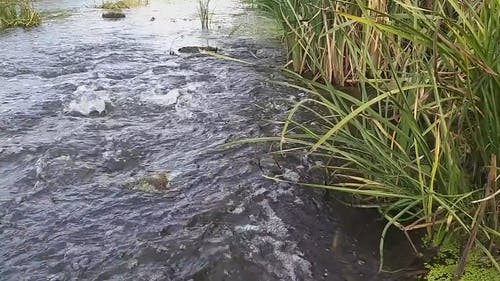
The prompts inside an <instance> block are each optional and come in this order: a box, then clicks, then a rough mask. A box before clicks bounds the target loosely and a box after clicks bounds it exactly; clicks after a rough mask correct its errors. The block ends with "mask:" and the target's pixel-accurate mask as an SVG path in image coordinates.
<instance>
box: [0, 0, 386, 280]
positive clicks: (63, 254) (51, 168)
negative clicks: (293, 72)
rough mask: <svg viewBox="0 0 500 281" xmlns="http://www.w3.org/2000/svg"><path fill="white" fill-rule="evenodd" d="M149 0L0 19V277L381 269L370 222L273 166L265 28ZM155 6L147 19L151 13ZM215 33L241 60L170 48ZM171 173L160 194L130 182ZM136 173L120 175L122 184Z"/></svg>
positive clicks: (203, 276)
mask: <svg viewBox="0 0 500 281" xmlns="http://www.w3.org/2000/svg"><path fill="white" fill-rule="evenodd" d="M196 5H197V3H196V1H194V0H193V1H182V0H172V1H160V0H157V1H152V3H151V4H150V5H149V6H147V7H141V8H136V9H132V10H129V11H126V18H125V19H123V20H119V21H113V20H104V19H102V18H101V13H102V11H101V10H99V9H96V8H95V2H94V1H85V0H75V1H69V0H59V1H57V0H51V1H49V0H42V1H37V6H38V7H39V8H40V9H41V10H43V11H44V12H45V13H46V14H49V15H50V14H52V15H58V16H53V17H50V19H46V20H45V21H44V23H43V24H42V25H41V26H40V27H37V28H32V29H28V30H23V29H9V30H5V31H1V32H0V53H1V55H0V56H1V59H0V241H1V247H0V280H193V281H194V280H263V281H264V280H389V279H385V278H382V277H380V276H379V275H377V274H376V272H377V269H378V254H377V249H378V238H379V234H380V225H379V223H378V222H375V221H374V219H373V218H374V217H371V216H369V215H368V217H367V214H366V213H364V212H359V211H355V210H352V209H349V208H345V207H341V206H339V204H335V202H332V200H326V199H325V196H324V193H323V192H322V191H319V190H311V189H305V188H301V187H298V186H296V185H291V184H283V183H281V184H278V183H275V182H273V181H270V180H267V179H264V178H263V177H262V174H263V173H269V174H272V175H277V176H281V177H284V178H287V179H289V180H292V181H293V180H307V177H308V175H309V174H310V173H309V171H308V167H310V165H311V163H310V160H308V159H303V158H302V159H301V158H297V159H288V160H286V161H282V162H283V163H282V164H281V165H279V163H278V164H276V163H275V160H274V158H273V157H272V156H271V155H269V154H268V153H267V152H268V150H269V145H241V146H236V147H231V148H222V145H224V144H225V143H227V142H229V141H232V140H238V139H242V138H249V137H259V136H269V135H273V134H276V133H277V132H278V131H279V126H277V125H275V124H274V123H273V122H270V121H269V120H279V119H281V118H283V116H284V114H285V113H286V110H287V109H289V108H290V103H289V102H287V100H289V99H298V98H301V97H303V94H302V93H299V92H296V91H291V90H289V89H286V88H283V87H279V86H276V85H274V84H272V83H269V81H268V80H269V79H281V78H280V74H279V73H276V72H275V70H272V69H271V68H266V67H262V66H265V65H275V66H278V65H280V64H282V63H283V57H282V55H280V53H281V52H280V50H281V46H280V45H279V41H277V40H275V39H273V38H272V36H269V35H266V34H262V33H261V32H259V30H255V28H261V27H262V25H263V24H262V22H264V21H263V20H262V18H260V17H259V16H258V15H256V14H255V12H253V11H250V10H247V9H246V8H245V6H244V5H243V4H241V2H240V1H236V0H232V1H224V0H214V1H212V5H213V6H212V7H213V12H214V14H213V23H212V31H211V32H202V31H201V30H200V23H199V22H198V20H197V15H196ZM153 17H154V18H153ZM207 44H209V45H211V46H216V47H218V48H219V49H220V52H222V53H223V54H226V55H229V56H232V57H235V58H238V59H242V60H247V61H249V62H252V63H254V64H256V65H260V66H259V67H256V66H254V65H245V64H241V63H238V62H234V61H228V60H223V59H218V58H214V57H211V56H204V55H200V54H182V53H179V52H178V51H177V50H178V49H179V48H181V47H185V46H205V45H207ZM159 174H162V175H168V177H169V179H170V183H169V187H168V190H161V191H155V190H153V191H147V190H140V189H139V190H137V189H134V188H131V182H132V183H133V182H136V181H138V180H139V181H140V179H141V178H144V177H152V176H153V177H154V176H155V175H159ZM132 185H133V184H132Z"/></svg>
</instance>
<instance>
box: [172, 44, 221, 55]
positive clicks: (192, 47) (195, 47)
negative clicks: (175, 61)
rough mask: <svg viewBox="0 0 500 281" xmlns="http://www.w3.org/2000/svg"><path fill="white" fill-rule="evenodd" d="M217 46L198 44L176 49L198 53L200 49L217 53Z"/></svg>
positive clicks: (181, 51)
mask: <svg viewBox="0 0 500 281" xmlns="http://www.w3.org/2000/svg"><path fill="white" fill-rule="evenodd" d="M217 50H218V49H217V48H216V47H211V46H206V47H199V46H187V47H182V48H180V49H179V50H178V51H179V53H191V54H193V53H199V52H200V51H208V52H214V53H217Z"/></svg>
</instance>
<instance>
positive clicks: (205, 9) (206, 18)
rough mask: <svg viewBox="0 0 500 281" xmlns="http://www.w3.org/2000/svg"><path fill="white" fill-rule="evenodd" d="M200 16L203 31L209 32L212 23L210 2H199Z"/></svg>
mask: <svg viewBox="0 0 500 281" xmlns="http://www.w3.org/2000/svg"><path fill="white" fill-rule="evenodd" d="M198 16H199V17H200V22H201V29H203V30H208V28H209V23H210V0H198Z"/></svg>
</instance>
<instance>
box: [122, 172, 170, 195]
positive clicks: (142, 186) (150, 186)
mask: <svg viewBox="0 0 500 281" xmlns="http://www.w3.org/2000/svg"><path fill="white" fill-rule="evenodd" d="M126 186H127V187H129V188H130V189H132V190H140V191H146V192H165V191H167V190H168V188H169V187H170V175H169V173H159V174H155V175H152V176H147V177H143V178H141V179H139V180H134V181H132V182H129V183H127V184H126Z"/></svg>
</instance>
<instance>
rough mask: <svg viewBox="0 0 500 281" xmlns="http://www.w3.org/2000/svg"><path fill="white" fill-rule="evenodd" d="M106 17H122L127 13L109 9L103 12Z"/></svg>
mask: <svg viewBox="0 0 500 281" xmlns="http://www.w3.org/2000/svg"><path fill="white" fill-rule="evenodd" d="M102 17H103V18H104V19H122V18H124V17H125V13H123V12H121V11H107V12H104V13H102Z"/></svg>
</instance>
